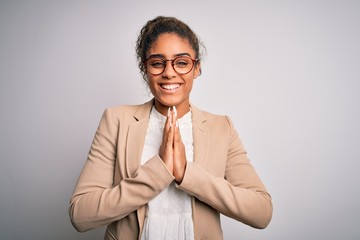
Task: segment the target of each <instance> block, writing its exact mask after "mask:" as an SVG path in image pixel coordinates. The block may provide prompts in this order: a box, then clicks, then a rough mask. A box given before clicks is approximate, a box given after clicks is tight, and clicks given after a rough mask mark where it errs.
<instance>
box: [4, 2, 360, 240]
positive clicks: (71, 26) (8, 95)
mask: <svg viewBox="0 0 360 240" xmlns="http://www.w3.org/2000/svg"><path fill="white" fill-rule="evenodd" d="M155 2H156V3H155ZM359 13H360V2H359V1H350V0H339V1H316V0H315V1H300V0H299V1H265V0H264V1H256V0H255V1H205V0H198V1H188V0H184V1H60V0H59V1H45V0H44V1H40V0H36V1H35V0H33V1H25V0H24V1H4V0H0V114H1V115H0V123H1V124H0V133H1V135H0V161H1V162H0V194H1V197H0V238H1V239H52V240H57V239H58V240H63V239H102V236H103V232H104V229H99V230H94V231H90V232H87V233H77V232H76V231H75V229H74V228H73V227H72V225H71V223H70V221H69V217H68V212H67V211H68V206H69V198H70V196H71V194H72V191H73V189H74V186H75V183H76V180H77V178H78V176H79V173H80V171H81V168H82V166H83V164H84V162H85V160H86V157H87V153H88V150H89V148H90V144H91V141H92V138H93V136H94V134H95V130H96V128H97V125H98V123H99V120H100V117H101V114H102V112H103V110H104V109H105V108H106V107H108V106H115V105H120V104H138V103H141V102H144V101H146V100H148V99H149V98H150V96H149V95H148V93H147V90H146V88H145V87H144V84H143V82H142V79H141V76H140V74H139V71H138V69H137V63H136V59H135V51H134V46H135V40H136V38H137V35H138V33H139V30H140V28H141V27H142V26H143V25H144V24H145V22H146V21H147V20H149V19H152V18H154V17H156V16H158V15H171V16H175V17H178V18H180V19H182V20H183V21H185V22H186V23H188V24H189V25H190V26H191V27H192V28H193V29H194V30H195V32H196V33H197V34H198V35H199V36H200V38H201V40H202V41H203V42H204V44H205V46H206V47H207V55H206V56H205V58H204V61H203V62H202V64H203V74H202V75H201V76H200V77H199V78H198V79H196V81H195V84H194V89H193V92H192V97H191V99H192V102H193V104H195V105H197V106H198V107H200V108H202V109H205V110H207V111H210V112H214V113H219V114H227V115H229V116H230V117H231V118H232V120H233V122H234V124H235V126H236V128H237V130H238V132H239V134H240V136H241V138H242V140H243V142H244V145H245V147H246V149H247V150H248V154H249V157H250V159H251V161H252V163H253V164H254V166H255V167H256V169H257V171H258V173H259V175H260V176H261V178H262V180H263V181H264V183H265V185H266V186H267V188H268V189H269V191H270V193H271V194H272V197H273V204H274V215H273V220H272V222H271V223H270V225H269V226H268V228H267V229H265V230H257V229H252V228H250V227H248V226H246V225H243V224H242V223H239V222H236V221H235V220H232V219H229V218H226V217H223V229H224V236H225V239H230V240H231V239H247V240H251V239H266V240H268V239H277V240H280V239H282V240H288V239H291V240H296V239H299V240H300V239H301V240H302V239H314V240H315V239H316V240H317V239H334V240H335V239H348V240H350V239H360V229H359V221H358V217H359V215H360V205H359V202H360V187H359V186H358V184H359V183H360V177H359V169H360V163H359V162H360V154H359V142H360V127H359V123H360V97H359V95H360V94H359V92H360V91H359V90H360V57H359V56H360V47H359V43H360V14H359Z"/></svg>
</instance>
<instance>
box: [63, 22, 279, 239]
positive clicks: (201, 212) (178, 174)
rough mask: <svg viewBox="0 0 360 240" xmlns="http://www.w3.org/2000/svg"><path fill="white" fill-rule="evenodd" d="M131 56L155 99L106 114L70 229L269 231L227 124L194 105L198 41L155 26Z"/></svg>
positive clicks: (267, 205) (187, 32)
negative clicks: (225, 222) (232, 224)
mask: <svg viewBox="0 0 360 240" xmlns="http://www.w3.org/2000/svg"><path fill="white" fill-rule="evenodd" d="M136 52H137V57H138V61H139V67H140V70H141V72H142V74H143V78H144V79H145V81H146V82H147V84H148V86H149V88H150V90H151V93H152V94H153V96H154V98H153V99H152V100H151V101H149V102H147V103H144V104H142V105H137V106H120V107H114V108H108V109H107V110H106V111H105V112H104V114H103V117H102V119H101V121H100V124H99V127H98V129H97V132H96V134H95V137H94V141H93V143H92V146H91V149H90V152H89V156H88V160H87V161H86V163H85V165H84V168H83V170H82V172H81V175H80V177H79V180H78V183H77V185H76V188H75V192H74V194H73V196H72V198H71V206H70V209H69V213H70V218H71V221H72V223H73V225H74V226H75V228H76V229H77V230H78V231H87V230H90V229H94V228H98V227H102V226H105V225H107V230H106V233H105V239H126V240H129V239H156V240H158V239H222V238H223V236H222V230H221V225H220V213H222V214H224V215H226V216H228V217H231V218H234V219H236V220H238V221H240V222H242V223H244V224H247V225H250V226H252V227H255V228H265V227H266V226H267V225H268V223H269V222H270V219H271V216H272V203H271V197H270V195H269V193H268V192H267V190H266V189H265V187H264V185H263V183H262V182H261V180H260V178H259V177H258V175H257V174H256V172H255V170H254V168H253V166H252V165H251V164H250V162H249V160H248V158H247V156H246V151H245V149H244V147H243V145H242V143H241V141H240V139H239V137H238V135H237V133H236V130H235V129H234V127H233V124H232V123H231V121H230V119H229V118H228V117H227V116H220V115H214V114H210V113H208V112H205V111H202V110H200V109H198V108H196V107H195V106H194V105H192V104H191V103H190V100H189V97H190V93H191V89H192V85H193V81H194V79H195V78H196V77H197V76H199V75H200V73H201V65H200V44H199V40H198V38H197V36H196V35H195V34H194V33H193V31H192V30H191V29H190V28H189V27H188V26H187V25H186V24H184V23H183V22H181V21H179V20H177V19H176V18H172V17H157V18H155V19H153V20H151V21H149V22H148V23H147V24H146V25H145V26H144V27H143V28H142V30H141V32H140V35H139V37H138V40H137V46H136Z"/></svg>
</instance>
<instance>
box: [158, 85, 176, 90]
mask: <svg viewBox="0 0 360 240" xmlns="http://www.w3.org/2000/svg"><path fill="white" fill-rule="evenodd" d="M179 86H180V85H179V84H171V85H161V87H162V88H165V89H167V90H172V89H175V88H178V87H179Z"/></svg>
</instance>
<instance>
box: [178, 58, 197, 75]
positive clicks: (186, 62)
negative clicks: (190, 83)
mask: <svg viewBox="0 0 360 240" xmlns="http://www.w3.org/2000/svg"><path fill="white" fill-rule="evenodd" d="M193 64H194V63H193V60H191V58H189V57H178V58H175V60H174V69H175V71H176V72H177V73H179V74H186V73H188V72H190V71H191V69H192V68H193Z"/></svg>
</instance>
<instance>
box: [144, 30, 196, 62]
mask: <svg viewBox="0 0 360 240" xmlns="http://www.w3.org/2000/svg"><path fill="white" fill-rule="evenodd" d="M179 53H188V54H189V55H190V56H191V57H195V51H194V50H193V48H192V47H191V45H190V43H189V41H188V40H187V39H185V38H182V37H180V36H179V35H177V34H175V33H163V34H161V35H159V37H158V38H157V39H156V40H155V41H154V42H153V44H152V45H151V46H150V48H149V50H148V53H147V57H149V56H150V55H154V54H159V55H163V56H164V57H166V58H168V57H173V56H175V55H177V54H179Z"/></svg>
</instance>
